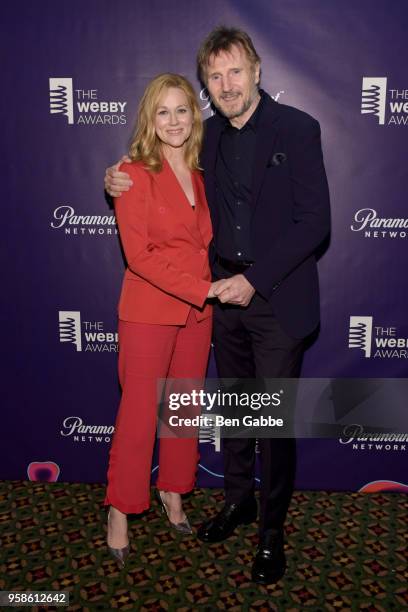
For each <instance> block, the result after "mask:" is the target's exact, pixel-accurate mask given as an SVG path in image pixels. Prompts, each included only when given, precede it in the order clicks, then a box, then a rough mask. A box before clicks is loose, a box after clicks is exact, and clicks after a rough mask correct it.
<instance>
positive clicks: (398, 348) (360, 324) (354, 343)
mask: <svg viewBox="0 0 408 612" xmlns="http://www.w3.org/2000/svg"><path fill="white" fill-rule="evenodd" d="M348 347H349V348H350V349H356V350H358V351H361V352H362V353H363V354H364V357H365V358H367V359H369V358H373V359H407V358H408V338H403V337H401V336H400V335H399V334H398V331H397V328H396V327H394V326H387V327H384V326H381V325H374V320H373V317H372V316H351V317H350V325H349V338H348Z"/></svg>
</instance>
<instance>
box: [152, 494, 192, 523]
mask: <svg viewBox="0 0 408 612" xmlns="http://www.w3.org/2000/svg"><path fill="white" fill-rule="evenodd" d="M154 492H155V495H156V499H157V501H158V502H159V504H160V506H161V511H162V512H165V513H166V515H167V518H168V519H169V523H170V525H171V526H172V527H173V529H175V530H176V531H178V532H179V533H184V534H191V533H193V530H192V529H191V525H190V523H189V521H188V518H187V517H186V519H185V520H184V521H181V523H172V522H171V520H170V516H169V511H168V510H167V506H166V504H165V503H164V501H163V499H162V496H161V495H160V491H158V490H157V489H155V490H154Z"/></svg>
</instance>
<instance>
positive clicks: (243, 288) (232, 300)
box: [214, 274, 255, 307]
mask: <svg viewBox="0 0 408 612" xmlns="http://www.w3.org/2000/svg"><path fill="white" fill-rule="evenodd" d="M218 282H220V281H218ZM254 293H255V288H254V287H253V286H252V285H251V283H250V282H249V281H248V280H247V279H246V278H245V276H244V275H243V274H235V276H231V277H230V278H225V279H223V281H222V285H220V286H217V287H216V288H215V289H214V294H215V296H216V297H217V298H218V299H219V300H220V302H222V303H223V304H225V303H227V302H228V304H236V305H237V306H243V307H245V306H248V304H249V302H250V301H251V299H252V296H253V295H254Z"/></svg>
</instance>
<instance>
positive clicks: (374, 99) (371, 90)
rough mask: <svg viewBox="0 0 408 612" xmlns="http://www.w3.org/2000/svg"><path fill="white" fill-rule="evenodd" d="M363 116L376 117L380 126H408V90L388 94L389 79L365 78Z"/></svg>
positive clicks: (397, 90)
mask: <svg viewBox="0 0 408 612" xmlns="http://www.w3.org/2000/svg"><path fill="white" fill-rule="evenodd" d="M387 99H388V106H387ZM387 111H388V112H387ZM361 114H362V115H372V116H374V117H376V118H377V121H378V123H379V125H385V124H387V125H392V124H394V125H408V89H389V90H388V92H387V77H363V82H362V87H361Z"/></svg>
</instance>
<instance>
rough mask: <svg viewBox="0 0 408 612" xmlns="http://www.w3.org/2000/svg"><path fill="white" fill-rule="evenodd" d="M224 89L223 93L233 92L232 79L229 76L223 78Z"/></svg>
mask: <svg viewBox="0 0 408 612" xmlns="http://www.w3.org/2000/svg"><path fill="white" fill-rule="evenodd" d="M222 89H223V91H225V92H227V91H231V79H230V78H229V77H228V76H225V77H222Z"/></svg>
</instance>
